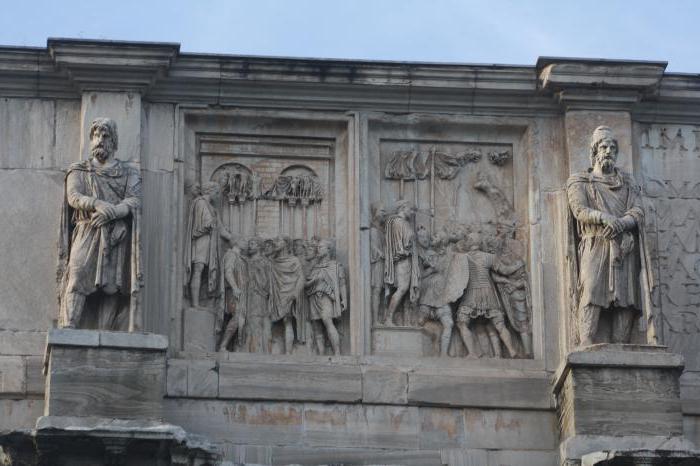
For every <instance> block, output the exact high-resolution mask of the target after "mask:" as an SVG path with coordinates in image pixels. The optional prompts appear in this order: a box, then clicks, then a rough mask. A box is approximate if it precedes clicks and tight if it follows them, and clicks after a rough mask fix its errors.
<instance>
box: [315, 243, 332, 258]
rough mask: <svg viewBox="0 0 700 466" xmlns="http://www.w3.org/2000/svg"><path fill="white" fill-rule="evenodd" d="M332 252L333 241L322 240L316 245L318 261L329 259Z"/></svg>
mask: <svg viewBox="0 0 700 466" xmlns="http://www.w3.org/2000/svg"><path fill="white" fill-rule="evenodd" d="M333 250H334V247H333V241H331V240H329V239H322V240H320V241H319V242H318V245H317V246H316V255H317V256H318V258H319V259H324V258H326V257H331V256H332V255H333Z"/></svg>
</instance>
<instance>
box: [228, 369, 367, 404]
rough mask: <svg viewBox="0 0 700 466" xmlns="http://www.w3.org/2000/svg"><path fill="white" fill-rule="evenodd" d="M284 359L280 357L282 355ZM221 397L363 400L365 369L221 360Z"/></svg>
mask: <svg viewBox="0 0 700 466" xmlns="http://www.w3.org/2000/svg"><path fill="white" fill-rule="evenodd" d="M280 359H281V358H280ZM219 397H221V398H235V399H261V398H262V399H265V398H267V399H276V400H308V401H340V402H355V401H359V400H361V399H362V372H361V371H360V367H359V366H357V365H352V366H351V365H342V364H333V363H332V362H327V363H324V364H300V363H295V362H294V359H290V360H289V361H288V362H281V361H280V360H278V361H276V362H268V363H266V364H265V371H264V372H262V371H260V366H259V364H255V363H245V362H233V361H222V362H221V363H220V365H219Z"/></svg>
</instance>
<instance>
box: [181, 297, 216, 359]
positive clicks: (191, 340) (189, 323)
mask: <svg viewBox="0 0 700 466" xmlns="http://www.w3.org/2000/svg"><path fill="white" fill-rule="evenodd" d="M185 328H186V329H187V333H186V334H185V347H184V350H185V351H186V352H187V353H213V352H214V351H216V335H215V333H214V332H215V331H216V313H215V312H214V311H213V310H211V309H207V308H203V307H188V308H187V309H185Z"/></svg>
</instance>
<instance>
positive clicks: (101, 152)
mask: <svg viewBox="0 0 700 466" xmlns="http://www.w3.org/2000/svg"><path fill="white" fill-rule="evenodd" d="M90 152H91V153H92V156H93V157H94V158H96V159H97V160H98V162H100V163H105V162H106V161H107V160H109V158H110V156H111V155H112V152H111V151H109V150H107V149H105V148H104V147H103V146H95V147H93V148H91V149H90Z"/></svg>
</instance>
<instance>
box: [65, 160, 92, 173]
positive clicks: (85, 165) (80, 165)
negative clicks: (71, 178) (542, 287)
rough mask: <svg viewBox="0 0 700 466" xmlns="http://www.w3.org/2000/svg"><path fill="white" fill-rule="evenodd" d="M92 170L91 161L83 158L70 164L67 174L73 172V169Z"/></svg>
mask: <svg viewBox="0 0 700 466" xmlns="http://www.w3.org/2000/svg"><path fill="white" fill-rule="evenodd" d="M89 170H90V161H89V160H81V161H80V162H73V163H71V164H70V165H69V166H68V169H67V170H66V174H68V173H70V172H72V171H81V172H85V171H89Z"/></svg>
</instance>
